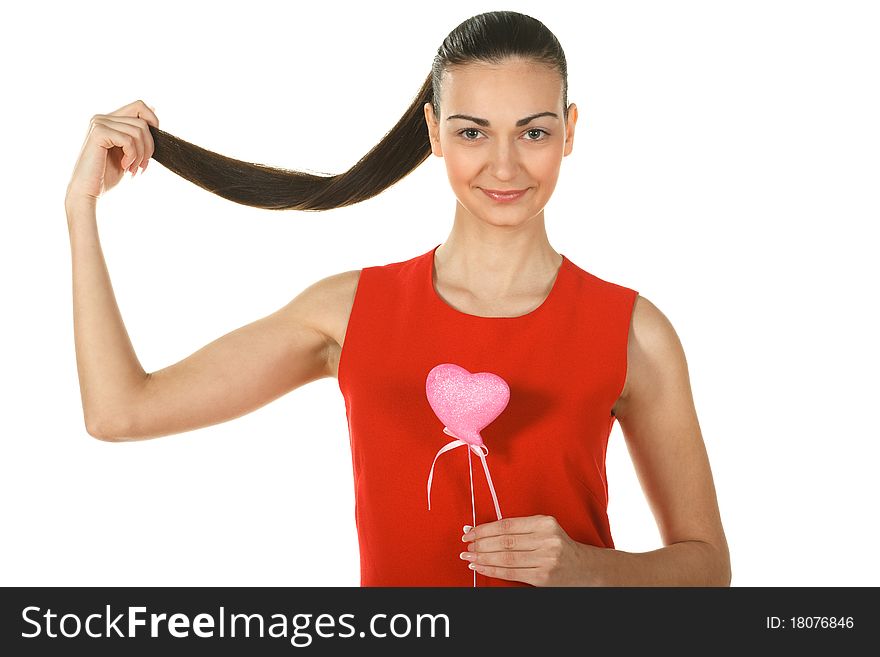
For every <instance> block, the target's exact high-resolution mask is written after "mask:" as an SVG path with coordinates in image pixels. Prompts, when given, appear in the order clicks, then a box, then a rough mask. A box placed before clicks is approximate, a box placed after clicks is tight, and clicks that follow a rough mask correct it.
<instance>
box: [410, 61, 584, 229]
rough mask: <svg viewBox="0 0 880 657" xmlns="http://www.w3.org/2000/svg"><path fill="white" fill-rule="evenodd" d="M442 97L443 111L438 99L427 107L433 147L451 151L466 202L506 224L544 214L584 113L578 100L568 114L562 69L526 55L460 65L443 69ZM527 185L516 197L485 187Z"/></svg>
mask: <svg viewBox="0 0 880 657" xmlns="http://www.w3.org/2000/svg"><path fill="white" fill-rule="evenodd" d="M440 105H441V109H440V116H439V117H436V116H435V115H434V112H433V107H432V105H431V103H425V107H424V109H425V120H426V122H427V124H428V132H429V135H430V137H431V150H432V152H433V153H434V155H436V156H438V157H442V158H444V160H445V162H446V171H447V175H448V176H449V182H450V184H451V185H452V189H453V192H454V193H455V196H456V197H457V198H458V201H459V203H460V204H461V205H462V206H463V207H464V209H465V210H467V211H468V212H470V214H472V215H473V216H474V217H477V218H479V219H481V220H483V221H486V222H488V223H491V224H493V225H506V226H511V225H519V224H522V223H525V222H527V221H529V220H530V219H531V218H532V217H534V216H536V215H538V214H540V213H541V212H542V211H543V209H544V206H545V205H546V204H547V201H548V200H549V199H550V196H551V194H552V193H553V190H554V189H555V187H556V181H557V180H558V178H559V168H560V166H561V164H562V158H563V157H564V156H566V155H568V154H569V153H570V152H571V149H572V143H573V139H574V126H575V123H576V121H577V107H576V106H575V105H574V103H572V104H571V105H570V106H569V116H568V124H567V125H566V124H565V122H564V119H563V113H562V109H563V107H562V79H561V77H560V76H559V74H558V73H557V72H556V71H555V70H553V69H551V68H549V67H547V66H546V65H541V64H536V63H533V62H527V61H523V60H508V61H507V62H505V63H503V64H500V65H490V64H483V63H474V64H468V65H466V66H460V67H455V68H454V69H452V70H451V71H447V72H446V73H445V74H444V76H443V79H442V93H441V98H440ZM545 113H552V114H553V115H555V116H551V115H550V114H545ZM535 115H542V116H535ZM462 116H465V117H468V118H461V117H462ZM531 117H534V118H531ZM529 119H530V120H529ZM523 189H525V190H527V191H526V192H525V194H523V195H522V196H520V197H519V198H518V199H517V200H515V201H513V202H501V201H499V200H496V199H493V198H492V197H491V196H489V195H488V194H487V193H486V192H485V191H484V190H496V191H505V190H523Z"/></svg>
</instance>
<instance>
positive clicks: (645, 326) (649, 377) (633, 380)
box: [614, 295, 687, 417]
mask: <svg viewBox="0 0 880 657" xmlns="http://www.w3.org/2000/svg"><path fill="white" fill-rule="evenodd" d="M631 322H632V324H631V326H630V331H629V339H628V342H627V373H626V382H625V383H624V386H623V392H622V393H621V396H620V399H619V400H618V401H617V403H616V404H615V407H614V415H615V416H617V417H621V416H623V415H625V413H626V407H627V401H628V400H629V399H630V398H631V397H632V395H633V392H634V390H636V389H638V388H639V387H646V386H648V387H650V386H651V385H652V384H653V383H656V382H657V381H659V380H663V379H666V380H670V377H673V378H674V377H675V375H676V374H677V375H678V376H679V377H680V376H681V374H682V371H683V372H684V374H685V376H686V371H687V364H686V360H685V355H684V349H683V348H682V345H681V341H680V340H679V337H678V334H677V333H676V331H675V328H674V327H673V326H672V322H671V321H670V320H669V318H668V317H667V316H666V315H665V314H664V313H663V311H661V310H660V309H659V308H658V307H657V306H656V305H655V304H654V303H653V302H651V301H650V300H649V299H647V298H646V297H644V296H642V295H638V296H637V297H636V300H635V304H634V306H633V312H632V319H631Z"/></svg>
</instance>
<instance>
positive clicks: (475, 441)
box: [425, 363, 510, 446]
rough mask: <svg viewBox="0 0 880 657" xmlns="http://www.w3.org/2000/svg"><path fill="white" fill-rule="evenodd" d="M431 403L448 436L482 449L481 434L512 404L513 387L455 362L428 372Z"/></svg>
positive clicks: (426, 388)
mask: <svg viewBox="0 0 880 657" xmlns="http://www.w3.org/2000/svg"><path fill="white" fill-rule="evenodd" d="M425 392H426V393H427V395H428V403H429V404H430V405H431V408H432V409H434V413H436V414H437V417H438V418H440V421H441V422H443V424H444V425H446V427H445V428H446V430H447V433H450V435H452V436H454V437H455V438H458V439H459V440H463V441H464V442H466V443H468V444H470V445H476V446H481V445H482V444H483V437H482V436H481V435H480V431H481V430H482V429H484V428H485V427H486V426H488V425H489V424H490V423H491V422H492V421H493V420H494V419H495V418H496V417H498V416H499V415H500V414H501V411H503V410H504V409H505V408H506V407H507V402H508V401H510V387H509V386H508V385H507V382H506V381H505V380H504V379H502V378H501V377H500V376H498V375H497V374H492V373H491V372H477V373H476V374H472V373H470V372H468V371H467V370H466V369H465V368H463V367H460V366H459V365H454V364H452V363H442V364H440V365H437V366H435V367H434V368H432V369H431V371H430V372H428V378H427V381H426V382H425Z"/></svg>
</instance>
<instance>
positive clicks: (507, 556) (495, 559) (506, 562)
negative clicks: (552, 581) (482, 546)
mask: <svg viewBox="0 0 880 657" xmlns="http://www.w3.org/2000/svg"><path fill="white" fill-rule="evenodd" d="M470 554H471V555H472V556H471V558H469V559H467V560H468V561H470V562H471V563H475V564H478V565H482V566H505V567H507V568H536V567H538V566H540V565H541V564H542V563H543V562H545V561H546V557H545V556H544V555H543V553H542V552H541V550H537V549H535V550H516V551H511V550H504V551H500V552H471V553H470Z"/></svg>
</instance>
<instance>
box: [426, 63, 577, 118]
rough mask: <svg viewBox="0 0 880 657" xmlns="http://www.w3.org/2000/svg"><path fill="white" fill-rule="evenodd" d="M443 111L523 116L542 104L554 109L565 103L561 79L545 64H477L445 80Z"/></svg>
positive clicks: (449, 73)
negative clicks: (524, 112) (523, 113)
mask: <svg viewBox="0 0 880 657" xmlns="http://www.w3.org/2000/svg"><path fill="white" fill-rule="evenodd" d="M441 85H442V92H441V95H442V111H443V113H444V114H455V113H457V112H470V113H480V114H479V115H480V116H486V115H487V114H489V113H491V112H494V113H496V114H502V113H507V112H508V111H509V113H511V114H516V115H517V117H519V116H520V115H522V111H523V109H530V108H531V107H532V106H533V105H535V104H536V103H537V104H540V105H542V109H547V108H546V107H544V106H546V105H550V106H552V107H555V106H556V104H557V103H561V101H562V78H561V76H560V75H559V72H558V71H556V70H555V69H553V68H552V67H550V66H548V65H546V64H539V63H536V62H532V61H524V60H508V61H505V62H503V63H500V64H486V63H482V62H479V63H478V62H474V63H470V64H464V65H460V66H455V67H453V68H451V69H448V70H447V71H445V72H444V74H443V78H442V83H441Z"/></svg>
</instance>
